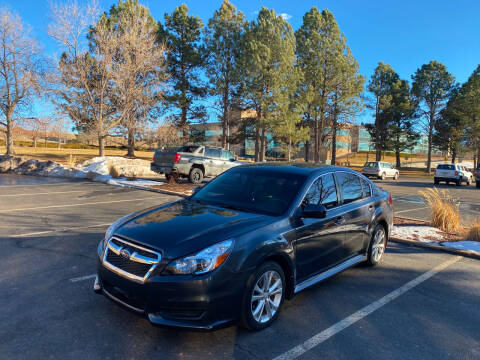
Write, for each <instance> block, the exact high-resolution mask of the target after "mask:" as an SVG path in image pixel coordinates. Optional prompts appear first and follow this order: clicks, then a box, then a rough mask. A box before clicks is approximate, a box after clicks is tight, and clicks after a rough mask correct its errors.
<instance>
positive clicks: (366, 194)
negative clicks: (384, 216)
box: [360, 178, 372, 198]
mask: <svg viewBox="0 0 480 360" xmlns="http://www.w3.org/2000/svg"><path fill="white" fill-rule="evenodd" d="M360 180H361V181H362V187H363V197H364V198H367V197H370V196H372V190H371V188H370V183H369V182H368V181H367V180H365V179H362V178H360Z"/></svg>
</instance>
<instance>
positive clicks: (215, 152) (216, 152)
mask: <svg viewBox="0 0 480 360" xmlns="http://www.w3.org/2000/svg"><path fill="white" fill-rule="evenodd" d="M205 156H207V157H214V158H219V157H220V156H221V150H220V149H216V148H209V147H207V148H206V154H205Z"/></svg>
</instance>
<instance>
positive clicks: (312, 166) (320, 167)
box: [242, 162, 355, 176]
mask: <svg viewBox="0 0 480 360" xmlns="http://www.w3.org/2000/svg"><path fill="white" fill-rule="evenodd" d="M245 167H250V168H256V169H265V170H270V171H273V172H277V171H278V172H282V173H291V174H301V175H306V176H308V175H311V174H321V173H325V172H330V171H339V170H342V171H350V172H355V171H354V170H351V169H349V168H345V167H341V166H333V165H325V164H317V163H305V162H303V163H300V162H299V163H297V162H258V163H253V164H245V165H242V168H245Z"/></svg>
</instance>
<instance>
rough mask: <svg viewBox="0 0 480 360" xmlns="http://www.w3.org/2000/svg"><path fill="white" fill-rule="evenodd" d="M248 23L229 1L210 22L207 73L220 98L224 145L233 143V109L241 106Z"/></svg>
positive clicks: (214, 90) (207, 42) (226, 1)
mask: <svg viewBox="0 0 480 360" xmlns="http://www.w3.org/2000/svg"><path fill="white" fill-rule="evenodd" d="M246 26H247V22H246V20H245V16H244V15H243V13H242V12H241V11H238V10H237V9H236V8H235V6H234V5H233V4H232V3H230V2H229V1H228V0H224V1H223V3H222V5H221V7H220V9H218V10H217V11H215V13H214V14H213V17H212V18H211V19H210V21H209V22H208V28H207V31H206V34H207V36H206V46H207V50H208V53H209V58H208V63H207V75H208V76H209V79H210V85H211V86H210V88H209V90H210V91H209V93H210V95H213V96H214V97H215V98H216V102H215V105H216V109H217V111H218V112H219V113H220V116H219V118H220V120H221V123H222V147H224V148H226V147H228V145H229V143H230V127H231V126H232V125H234V124H232V120H233V119H232V110H233V109H234V108H235V107H237V108H238V107H239V106H240V104H239V97H238V88H239V84H240V79H241V76H242V74H241V69H240V66H239V62H240V55H241V53H240V50H241V46H240V43H241V41H242V37H243V35H244V32H245V29H246Z"/></svg>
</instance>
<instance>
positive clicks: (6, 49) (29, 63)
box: [0, 8, 45, 155]
mask: <svg viewBox="0 0 480 360" xmlns="http://www.w3.org/2000/svg"><path fill="white" fill-rule="evenodd" d="M44 73H45V71H44V61H43V59H42V57H41V52H40V49H39V46H38V44H37V42H36V41H35V39H34V38H33V37H32V36H31V34H30V29H29V28H28V27H27V26H26V25H25V24H24V23H23V22H22V19H21V18H20V17H19V16H18V15H17V14H15V13H13V12H12V11H10V10H9V9H7V8H0V110H1V112H2V113H3V115H4V117H5V119H4V120H3V121H0V124H1V125H3V126H4V127H5V128H6V146H7V154H9V155H13V154H14V149H13V127H14V123H15V121H17V119H16V118H14V114H15V113H18V112H21V111H22V110H25V109H26V108H28V106H29V105H30V104H31V102H32V99H33V98H34V97H35V96H36V95H38V94H39V93H40V91H41V89H42V86H41V84H42V79H43V77H44Z"/></svg>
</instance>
